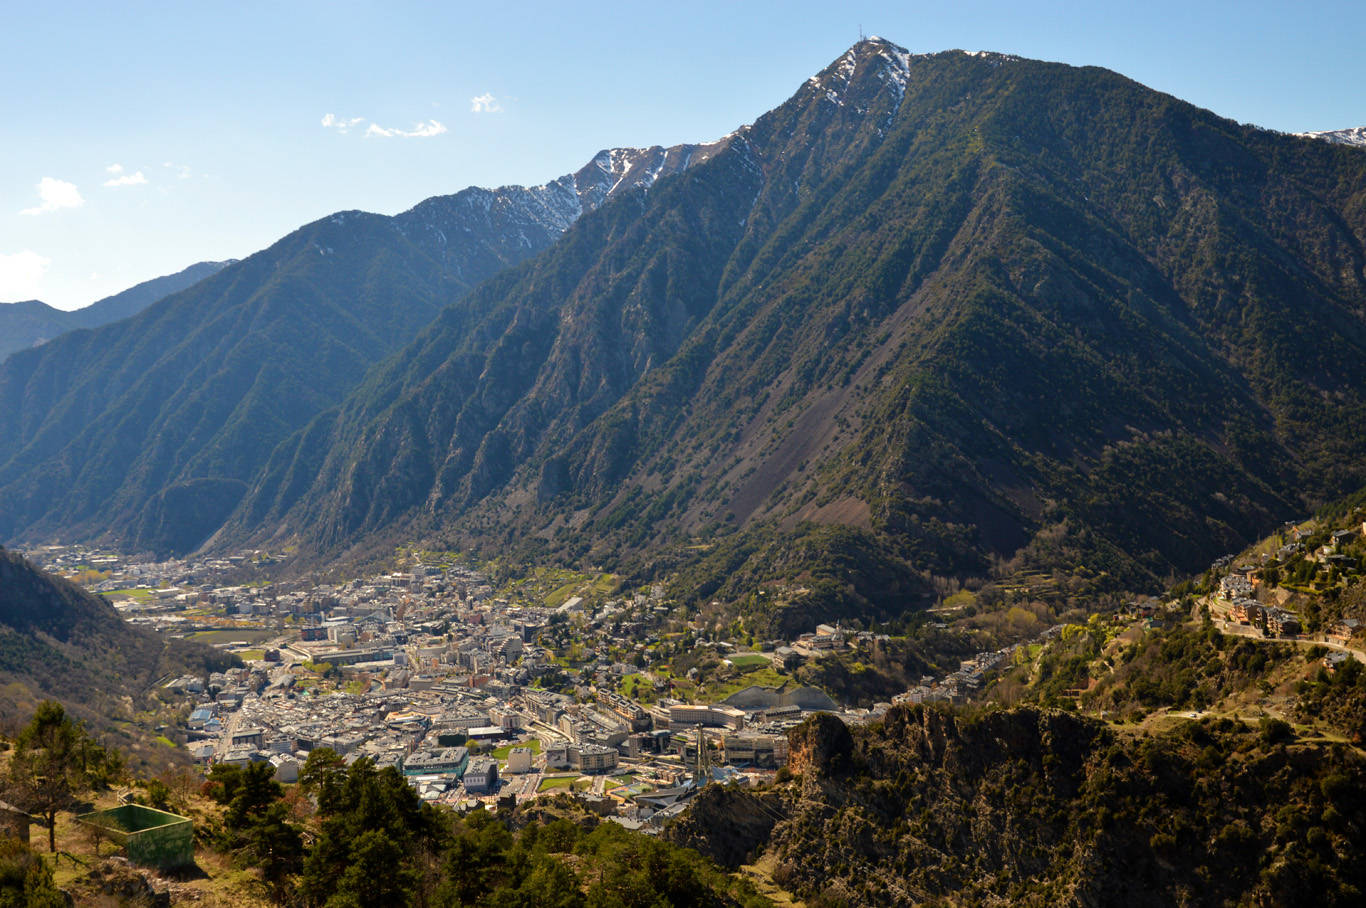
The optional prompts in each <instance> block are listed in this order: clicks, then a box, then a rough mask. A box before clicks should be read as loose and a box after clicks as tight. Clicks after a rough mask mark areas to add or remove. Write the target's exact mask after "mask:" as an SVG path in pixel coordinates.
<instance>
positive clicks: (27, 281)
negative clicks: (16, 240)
mask: <svg viewBox="0 0 1366 908" xmlns="http://www.w3.org/2000/svg"><path fill="white" fill-rule="evenodd" d="M51 264H52V260H51V259H48V258H46V257H44V256H41V255H39V254H38V253H36V252H34V251H33V250H32V249H25V250H24V251H23V252H16V253H14V254H13V255H0V299H3V300H6V301H9V300H22V299H31V298H33V297H34V296H36V295H37V293H38V285H39V283H41V282H42V279H43V274H44V273H46V272H47V266H48V265H51Z"/></svg>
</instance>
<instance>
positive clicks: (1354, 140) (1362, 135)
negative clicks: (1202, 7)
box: [1295, 126, 1366, 148]
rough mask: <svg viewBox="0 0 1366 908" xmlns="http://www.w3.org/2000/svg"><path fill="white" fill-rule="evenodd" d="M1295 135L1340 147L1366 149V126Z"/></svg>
mask: <svg viewBox="0 0 1366 908" xmlns="http://www.w3.org/2000/svg"><path fill="white" fill-rule="evenodd" d="M1295 135H1297V136H1300V137H1302V138H1305V139H1322V140H1323V141H1325V142H1334V143H1336V144H1338V145H1356V146H1357V147H1359V148H1366V126H1353V127H1352V128H1350V129H1326V130H1323V131H1322V132H1297V133H1295Z"/></svg>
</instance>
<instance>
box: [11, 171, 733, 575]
mask: <svg viewBox="0 0 1366 908" xmlns="http://www.w3.org/2000/svg"><path fill="white" fill-rule="evenodd" d="M716 147H719V146H715V145H714V146H679V147H675V148H669V149H664V148H658V147H655V148H645V149H614V150H609V151H604V152H602V153H600V154H598V155H597V156H596V157H594V159H593V160H592V161H590V162H589V163H588V164H586V165H585V166H584V167H582V168H581V169H580V170H578V171H577V172H575V173H573V174H570V175H567V176H564V177H561V178H560V179H558V180H555V181H554V182H552V183H548V184H546V185H544V186H536V187H531V188H523V187H519V186H509V187H503V188H501V189H497V190H485V189H478V188H471V189H466V190H463V191H461V192H459V193H456V194H455V195H450V196H440V197H436V198H431V199H428V200H427V201H425V202H422V203H421V204H419V205H417V206H416V207H414V208H413V209H411V210H409V211H406V212H404V213H402V214H399V215H396V216H394V217H385V216H380V215H373V214H366V213H363V212H358V211H352V212H342V213H338V214H335V215H332V216H330V217H327V218H323V219H322V220H319V221H316V222H314V223H312V224H309V225H307V226H305V227H302V228H300V229H299V230H297V231H295V232H294V233H291V234H290V235H289V236H286V237H285V238H283V239H281V240H280V241H278V242H277V243H275V244H274V245H272V246H271V247H270V248H268V249H265V250H263V251H261V252H258V253H256V254H255V255H252V256H251V257H249V258H247V259H245V260H243V261H240V262H236V263H234V264H231V265H229V266H227V267H226V268H224V269H223V270H221V271H219V272H218V273H217V274H215V275H213V276H212V277H210V278H208V279H206V280H204V281H201V282H200V283H198V284H196V285H195V286H193V287H190V288H188V289H186V290H183V291H181V292H179V293H176V294H173V295H171V296H169V297H167V298H166V299H163V300H162V301H160V302H158V303H156V304H155V305H153V306H151V307H149V308H147V309H145V310H143V311H142V312H141V313H139V314H138V315H136V316H134V317H132V318H128V319H125V320H123V321H119V322H116V323H113V324H109V325H105V326H103V327H101V328H98V329H95V330H92V331H83V332H78V333H75V334H68V335H65V336H63V337H60V338H58V339H56V340H54V341H52V342H50V343H48V344H45V345H43V346H42V347H39V348H36V349H32V350H25V351H21V352H19V353H16V354H15V355H13V356H12V357H10V358H9V359H8V360H6V361H5V362H4V363H3V365H0V402H3V403H0V539H13V538H17V537H19V536H25V535H26V536H30V537H60V538H62V539H64V540H72V539H81V538H90V537H97V536H98V537H102V538H106V539H110V540H112V541H115V542H117V543H118V544H120V545H122V546H124V547H125V548H129V549H134V550H148V549H150V550H154V551H157V552H173V551H174V552H182V551H185V550H188V549H191V548H193V547H194V546H196V545H197V544H198V543H199V542H201V541H202V540H203V539H204V538H205V537H206V536H207V535H208V534H209V533H210V532H212V531H213V530H214V529H215V528H217V527H218V526H219V524H221V523H222V521H223V518H224V517H225V516H226V515H227V514H228V513H229V512H230V511H231V510H232V509H233V507H234V506H235V505H236V504H237V503H238V501H239V499H240V498H241V497H242V495H243V492H244V491H245V489H246V487H247V482H248V481H249V480H250V479H251V478H252V477H253V475H254V474H255V473H256V471H257V470H258V469H259V468H260V467H261V466H262V465H263V464H264V463H265V461H266V459H267V457H268V456H269V455H270V453H271V451H272V450H273V449H274V447H275V446H276V444H277V443H279V442H280V441H281V440H283V439H285V438H287V437H288V436H289V435H290V434H291V433H293V432H294V431H296V430H298V429H300V428H301V427H303V426H305V425H306V424H307V423H308V421H309V420H310V419H312V418H313V417H314V416H315V415H316V414H317V413H319V412H320V411H322V410H324V409H326V408H328V407H330V406H332V405H334V404H336V403H337V402H338V401H339V400H341V399H342V397H343V396H344V395H345V394H346V393H347V392H348V391H350V390H351V389H352V388H353V386H354V385H355V384H356V383H357V382H359V381H360V379H361V378H362V376H364V374H365V372H366V370H367V369H368V368H369V367H370V366H371V365H373V364H374V363H375V362H377V361H378V360H380V359H382V358H383V357H384V356H385V355H387V354H390V353H393V352H395V351H397V350H399V349H400V348H401V347H402V346H403V345H404V344H406V343H408V342H409V341H410V340H412V338H413V337H414V335H416V334H417V332H418V330H419V329H421V328H422V327H423V326H425V325H426V324H427V323H428V322H430V321H431V320H432V318H433V317H434V316H435V315H436V314H437V313H438V312H439V311H440V310H441V309H442V308H443V307H444V306H446V305H448V304H449V303H451V301H452V300H455V299H458V298H459V297H460V296H461V295H462V294H464V293H465V292H466V291H468V290H469V289H470V288H471V287H473V286H475V285H476V284H478V283H479V282H480V281H482V280H484V279H485V278H488V277H490V276H492V275H493V274H495V273H497V272H498V271H500V270H502V269H504V268H506V267H508V266H510V265H513V264H516V263H518V262H520V261H522V260H523V259H525V258H527V257H528V256H530V255H533V254H535V253H536V252H539V251H541V250H543V249H545V248H546V247H548V246H550V244H551V243H552V242H553V241H554V240H555V239H556V238H558V237H559V235H560V234H561V233H562V232H563V231H564V229H565V228H566V227H568V226H569V225H570V224H571V223H572V222H573V221H574V220H575V219H576V218H578V217H579V215H580V214H581V213H582V212H584V211H588V210H592V209H593V208H595V207H597V206H598V205H600V204H602V203H603V202H604V201H605V200H607V199H609V198H612V197H613V196H614V195H616V194H620V193H624V192H628V191H634V190H637V189H639V188H641V187H645V186H648V185H650V184H651V183H652V182H653V181H654V180H655V179H657V178H659V177H660V176H661V175H667V174H670V173H673V172H675V171H678V170H682V169H685V168H687V167H689V166H690V165H693V164H695V163H697V162H699V161H703V160H705V159H706V158H707V157H708V156H709V155H710V154H711V153H712V152H713V151H714V149H715V148H716Z"/></svg>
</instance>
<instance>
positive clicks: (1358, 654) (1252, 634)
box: [1210, 617, 1366, 663]
mask: <svg viewBox="0 0 1366 908" xmlns="http://www.w3.org/2000/svg"><path fill="white" fill-rule="evenodd" d="M1210 620H1212V621H1213V622H1214V626H1215V627H1217V628H1218V629H1219V630H1220V631H1221V632H1222V633H1225V634H1228V635H1229V636H1230V637H1243V638H1245V639H1247V640H1251V641H1253V642H1254V643H1294V644H1298V645H1300V646H1322V647H1326V648H1327V649H1333V650H1337V651H1338V652H1340V653H1350V654H1351V656H1352V658H1354V659H1356V660H1357V661H1358V662H1361V663H1366V652H1364V651H1362V650H1359V649H1353V648H1352V647H1350V646H1344V645H1343V644H1341V643H1333V642H1331V641H1329V640H1325V639H1323V635H1322V634H1315V635H1314V636H1312V637H1267V636H1264V635H1263V634H1262V632H1261V631H1260V630H1259V629H1257V628H1255V627H1251V626H1250V625H1246V624H1235V623H1234V622H1232V621H1226V620H1224V619H1223V618H1214V617H1211V619H1210Z"/></svg>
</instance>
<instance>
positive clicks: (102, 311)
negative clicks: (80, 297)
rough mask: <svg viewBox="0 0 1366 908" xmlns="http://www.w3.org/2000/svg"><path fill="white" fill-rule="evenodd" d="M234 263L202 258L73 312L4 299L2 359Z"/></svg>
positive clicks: (0, 307) (135, 308)
mask: <svg viewBox="0 0 1366 908" xmlns="http://www.w3.org/2000/svg"><path fill="white" fill-rule="evenodd" d="M231 264H232V262H231V261H227V262H198V263H196V264H194V265H191V266H190V267H188V268H186V269H184V270H183V271H177V272H176V273H175V274H168V275H166V276H164V277H158V278H153V279H152V280H150V281H143V282H142V283H141V284H137V285H135V286H133V287H129V288H128V289H127V290H124V291H123V292H122V293H116V294H114V295H113V296H107V297H105V298H104V299H102V300H99V301H97V302H94V303H91V304H90V305H89V306H86V307H85V308H83V309H75V310H72V311H69V312H68V311H64V310H61V309H54V308H52V307H51V306H49V305H47V304H46V303H40V302H38V301H37V300H28V301H26V302H22V303H0V360H3V359H4V358H5V357H7V356H9V355H10V354H11V353H13V352H14V351H16V350H23V349H26V348H28V347H33V346H37V345H38V344H41V343H44V342H46V341H49V340H51V339H52V338H54V337H56V336H57V335H59V334H65V333H66V332H68V331H74V330H76V329H77V328H98V327H99V326H100V325H107V324H108V323H110V322H116V321H118V320H119V319H121V318H128V317H129V316H130V315H136V314H137V313H139V312H141V311H142V310H143V309H146V308H147V307H148V306H150V305H152V303H155V302H156V301H157V300H159V299H162V298H163V297H167V296H170V295H171V294H172V293H175V292H177V291H179V290H184V289H185V288H186V287H189V286H192V285H194V284H197V283H199V282H200V281H202V280H203V279H204V278H206V277H208V276H209V275H211V274H214V273H216V272H218V271H220V270H222V269H223V268H225V267H227V266H228V265H231Z"/></svg>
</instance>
